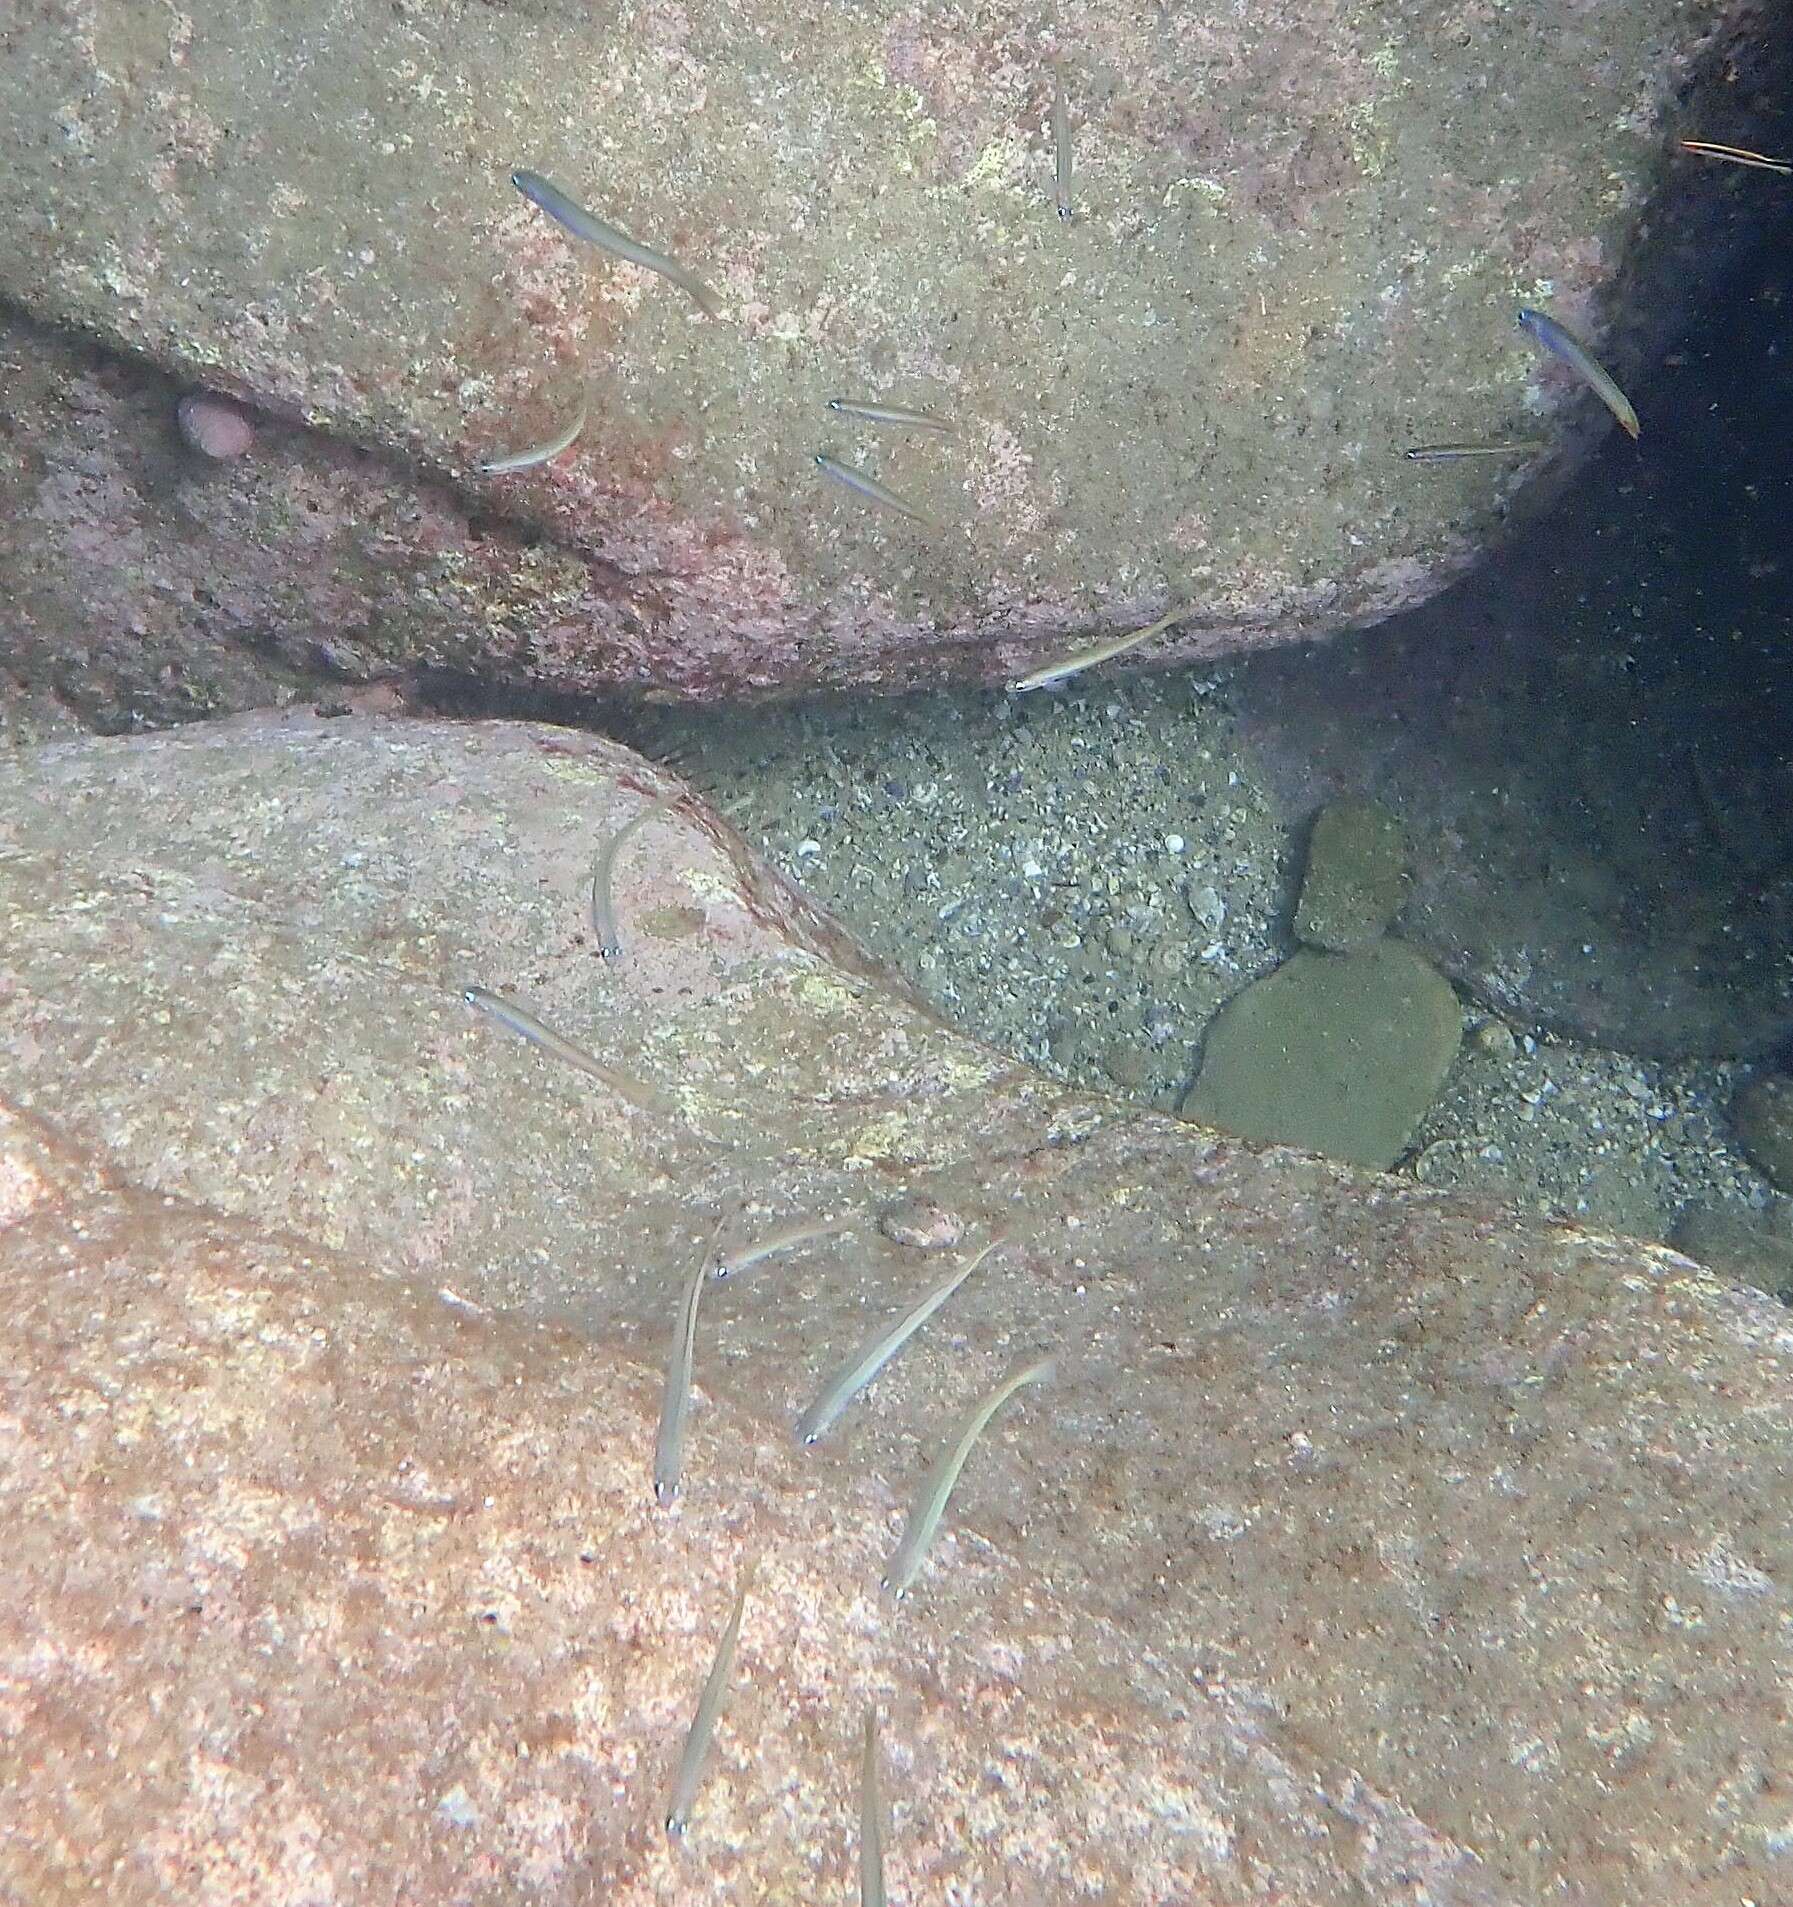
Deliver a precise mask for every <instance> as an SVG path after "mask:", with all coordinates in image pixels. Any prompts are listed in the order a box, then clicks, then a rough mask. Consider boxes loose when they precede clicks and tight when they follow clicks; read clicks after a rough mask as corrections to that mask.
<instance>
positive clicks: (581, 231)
mask: <svg viewBox="0 0 1793 1907" xmlns="http://www.w3.org/2000/svg"><path fill="white" fill-rule="evenodd" d="M511 184H512V185H514V186H515V187H516V188H517V190H518V191H519V192H521V193H522V194H523V196H524V198H526V199H528V200H529V201H530V203H531V204H532V205H539V206H540V207H541V208H542V210H543V211H544V212H546V213H547V215H548V216H549V217H550V218H551V219H553V220H554V222H555V223H556V224H557V225H564V226H565V227H566V228H567V230H568V231H569V232H571V233H572V234H573V236H574V237H575V238H582V239H584V240H585V242H586V243H587V244H588V245H596V246H597V247H598V249H599V250H600V251H606V252H610V253H613V254H614V255H615V256H616V257H618V258H621V259H625V260H627V261H628V263H629V264H631V265H639V266H641V267H642V269H643V270H644V271H654V272H658V273H659V274H660V276H661V277H662V278H665V279H669V280H670V281H671V282H672V283H673V284H675V285H677V286H678V288H679V290H680V291H682V292H683V293H684V294H685V296H686V297H687V298H689V299H691V300H692V302H693V303H694V304H696V306H697V307H698V309H699V310H700V311H702V312H703V313H704V314H705V316H707V317H711V318H720V317H721V316H722V300H721V299H720V298H718V297H717V296H716V294H715V293H714V292H713V291H712V290H711V289H710V288H709V286H708V285H706V284H705V283H704V281H703V280H702V279H701V278H699V277H698V276H697V274H696V273H695V272H691V271H687V270H686V269H685V267H684V266H683V265H681V264H680V263H679V262H678V260H677V259H676V258H668V257H667V256H666V254H665V253H664V252H657V251H655V250H654V248H653V247H652V246H651V245H643V244H642V243H641V241H640V240H639V239H633V238H631V237H630V236H629V234H628V233H627V232H624V231H619V230H618V228H617V227H616V226H614V225H610V224H607V223H606V222H605V221H604V220H603V219H601V218H599V217H597V216H596V214H595V213H591V212H588V211H586V209H585V207H584V206H582V205H579V204H577V203H575V202H574V201H573V200H572V199H569V198H568V197H567V195H566V194H565V193H564V192H563V191H561V189H560V187H559V186H557V185H555V184H554V183H553V181H552V180H549V179H544V178H543V177H542V175H541V174H540V173H539V172H524V171H517V172H513V173H512V174H511Z"/></svg>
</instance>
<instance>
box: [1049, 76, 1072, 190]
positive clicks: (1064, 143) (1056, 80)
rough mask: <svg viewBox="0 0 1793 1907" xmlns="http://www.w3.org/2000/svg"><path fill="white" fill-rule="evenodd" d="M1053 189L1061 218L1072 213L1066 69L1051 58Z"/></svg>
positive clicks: (1069, 120) (1069, 122) (1069, 121)
mask: <svg viewBox="0 0 1793 1907" xmlns="http://www.w3.org/2000/svg"><path fill="white" fill-rule="evenodd" d="M1052 189H1053V197H1054V199H1055V201H1056V203H1057V205H1058V215H1059V217H1060V218H1061V219H1068V218H1069V217H1070V216H1071V109H1070V107H1069V106H1068V105H1067V104H1066V103H1065V69H1064V68H1063V67H1062V66H1061V65H1060V64H1059V63H1058V61H1057V60H1054V61H1053V62H1052Z"/></svg>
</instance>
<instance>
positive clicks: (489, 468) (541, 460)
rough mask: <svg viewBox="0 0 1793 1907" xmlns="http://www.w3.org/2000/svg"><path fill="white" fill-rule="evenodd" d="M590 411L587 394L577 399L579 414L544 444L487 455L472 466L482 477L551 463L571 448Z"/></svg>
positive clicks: (495, 475)
mask: <svg viewBox="0 0 1793 1907" xmlns="http://www.w3.org/2000/svg"><path fill="white" fill-rule="evenodd" d="M590 411H591V398H590V396H589V394H588V395H587V396H585V397H583V398H581V399H580V401H579V414H578V416H577V417H575V418H574V419H573V421H572V422H571V423H570V424H569V425H568V426H567V427H566V429H565V430H563V431H562V432H561V433H560V435H559V436H557V437H552V438H550V439H549V440H548V442H547V443H545V444H537V445H536V446H535V448H534V449H533V450H514V451H512V452H511V454H510V455H509V456H508V457H488V458H487V459H486V460H485V462H484V463H477V464H475V465H474V466H473V468H474V469H475V470H476V471H478V472H479V474H480V475H481V476H482V477H501V476H504V475H505V474H506V473H507V472H509V471H512V470H529V469H532V468H533V467H534V466H535V465H536V464H545V463H552V462H553V461H554V459H555V458H556V457H558V456H559V455H560V453H561V452H562V451H563V450H571V449H572V447H573V443H574V440H575V439H576V438H577V437H578V435H579V433H580V432H581V431H582V430H583V429H584V428H585V420H586V417H587V416H588V415H589V414H590Z"/></svg>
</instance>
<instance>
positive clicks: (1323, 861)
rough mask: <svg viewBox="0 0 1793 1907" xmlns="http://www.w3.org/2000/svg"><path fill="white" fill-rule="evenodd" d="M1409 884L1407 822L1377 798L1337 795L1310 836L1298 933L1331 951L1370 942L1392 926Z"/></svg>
mask: <svg viewBox="0 0 1793 1907" xmlns="http://www.w3.org/2000/svg"><path fill="white" fill-rule="evenodd" d="M1406 886H1407V848H1406V844H1405V843H1404V842H1403V840H1402V838H1401V824H1400V823H1399V822H1398V821H1397V820H1396V819H1395V818H1394V816H1393V815H1392V814H1390V813H1389V812H1388V810H1387V809H1386V808H1383V807H1380V806H1378V805H1377V804H1376V803H1375V802H1373V801H1335V802H1333V803H1332V804H1331V806H1330V807H1326V808H1322V809H1321V811H1320V813H1319V816H1318V818H1317V819H1316V820H1315V822H1314V828H1313V833H1312V835H1311V837H1310V838H1309V841H1308V848H1307V872H1306V874H1305V875H1304V876H1303V878H1302V882H1301V902H1300V905H1299V906H1298V907H1297V908H1296V910H1295V935H1296V938H1297V939H1299V940H1302V941H1305V942H1306V943H1307V945H1308V946H1310V947H1324V948H1326V949H1327V950H1328V951H1329V952H1331V953H1350V952H1351V951H1352V950H1353V949H1355V948H1358V947H1367V946H1368V945H1369V944H1370V942H1371V941H1373V940H1379V939H1380V938H1381V937H1382V935H1383V934H1385V933H1386V932H1387V931H1388V924H1389V922H1390V921H1392V920H1393V919H1394V917H1395V913H1396V910H1397V909H1398V908H1399V907H1400V905H1401V898H1402V895H1403V894H1404V893H1405V891H1406Z"/></svg>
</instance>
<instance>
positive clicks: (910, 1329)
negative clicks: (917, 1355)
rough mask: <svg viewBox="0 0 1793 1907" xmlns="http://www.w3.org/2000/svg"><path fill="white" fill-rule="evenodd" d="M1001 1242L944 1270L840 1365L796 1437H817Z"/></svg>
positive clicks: (997, 1238) (806, 1440) (996, 1239)
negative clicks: (920, 1295)
mask: <svg viewBox="0 0 1793 1907" xmlns="http://www.w3.org/2000/svg"><path fill="white" fill-rule="evenodd" d="M1002 1243H1003V1237H1002V1234H1001V1233H1000V1232H998V1233H997V1235H996V1236H995V1237H994V1238H992V1239H991V1240H990V1242H989V1243H988V1244H987V1245H984V1246H982V1247H980V1248H979V1249H978V1250H977V1251H974V1252H973V1253H972V1254H971V1256H970V1257H969V1258H968V1259H966V1261H965V1262H964V1264H962V1265H961V1266H960V1267H959V1268H958V1270H957V1271H954V1272H950V1273H948V1275H947V1276H946V1277H944V1278H943V1279H941V1281H940V1282H939V1284H937V1285H936V1286H935V1287H934V1288H933V1290H932V1291H930V1292H929V1293H928V1294H927V1296H926V1297H924V1298H922V1299H920V1300H919V1301H918V1302H917V1303H915V1304H914V1305H912V1306H911V1307H910V1308H909V1309H908V1310H907V1311H905V1312H904V1313H903V1315H902V1316H901V1317H900V1318H898V1319H897V1321H896V1323H895V1324H893V1325H892V1326H891V1327H890V1328H889V1330H887V1331H881V1332H880V1333H879V1334H878V1335H877V1336H876V1337H875V1338H873V1339H872V1341H871V1343H870V1344H868V1345H867V1346H866V1347H865V1349H864V1350H863V1351H859V1352H857V1353H855V1355H854V1356H853V1357H852V1359H851V1360H850V1361H849V1362H847V1363H846V1364H843V1365H842V1366H841V1368H840V1369H839V1370H838V1371H836V1372H835V1374H834V1375H833V1376H832V1377H831V1378H830V1379H829V1380H828V1382H827V1383H826V1384H824V1385H823V1386H822V1394H821V1395H820V1396H819V1397H818V1398H817V1399H816V1401H815V1402H814V1403H813V1404H811V1405H810V1407H809V1408H808V1410H806V1411H805V1412H804V1413H803V1415H802V1416H801V1417H799V1418H798V1419H797V1437H798V1440H799V1441H800V1442H802V1443H806V1444H810V1443H814V1442H815V1441H816V1440H817V1439H818V1438H819V1437H821V1436H822V1435H823V1433H824V1432H825V1431H826V1430H827V1429H828V1427H829V1426H830V1425H831V1424H832V1423H833V1422H834V1421H835V1419H836V1418H837V1417H839V1415H840V1414H841V1412H842V1411H843V1410H845V1409H846V1407H847V1406H848V1405H849V1404H850V1403H851V1402H852V1401H853V1399H854V1398H855V1397H857V1396H858V1395H859V1393H860V1392H861V1391H862V1390H864V1389H865V1387H866V1385H868V1384H869V1383H870V1382H871V1381H872V1379H873V1378H874V1377H876V1376H877V1375H878V1373H879V1372H880V1371H881V1370H883V1368H884V1366H885V1365H886V1364H888V1363H889V1362H890V1360H891V1359H892V1358H893V1357H895V1356H896V1354H897V1352H899V1351H900V1350H901V1349H902V1348H903V1346H904V1345H905V1344H907V1343H908V1342H909V1340H910V1339H911V1338H912V1337H914V1335H915V1334H916V1332H917V1331H919V1330H920V1329H921V1327H922V1326H923V1325H924V1324H926V1323H927V1321H928V1320H929V1319H930V1318H931V1317H932V1316H933V1315H934V1313H935V1312H936V1311H938V1310H939V1309H940V1307H941V1306H942V1305H943V1304H945V1302H946V1301H947V1299H948V1298H950V1297H951V1296H952V1295H953V1293H954V1292H955V1291H957V1290H958V1288H959V1287H960V1286H961V1285H962V1284H963V1283H964V1282H965V1280H966V1279H967V1278H969V1277H970V1276H971V1274H972V1273H973V1272H974V1271H976V1270H977V1268H978V1266H979V1265H981V1264H982V1263H983V1262H984V1260H985V1259H986V1258H988V1257H989V1255H990V1254H991V1253H992V1252H993V1251H994V1250H995V1249H996V1247H997V1246H998V1245H1000V1244H1002Z"/></svg>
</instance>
